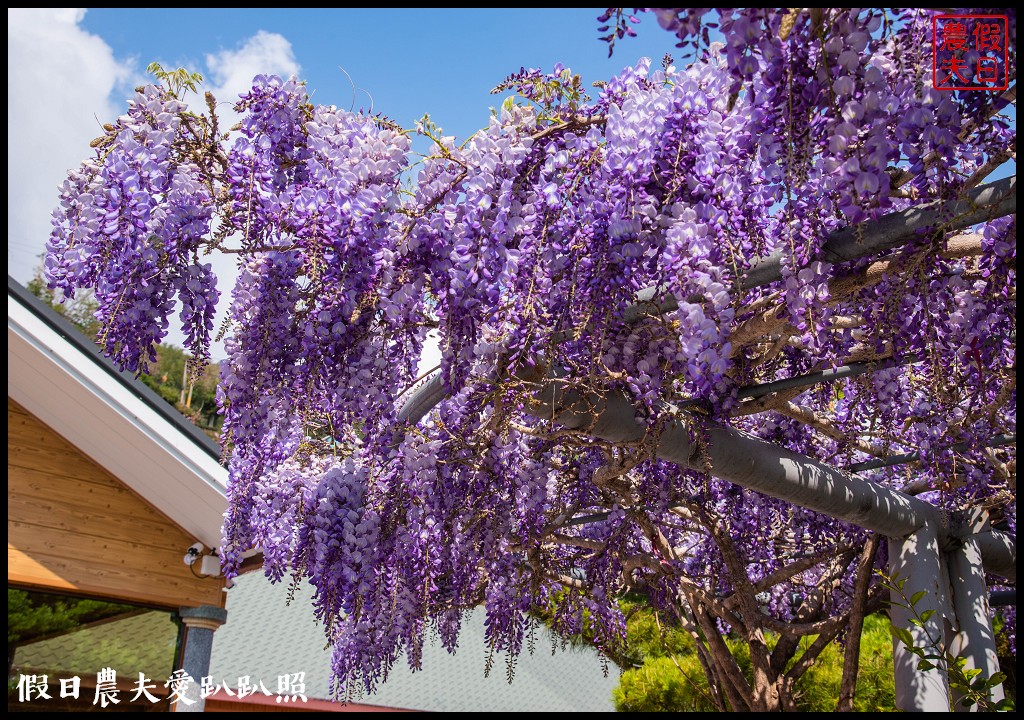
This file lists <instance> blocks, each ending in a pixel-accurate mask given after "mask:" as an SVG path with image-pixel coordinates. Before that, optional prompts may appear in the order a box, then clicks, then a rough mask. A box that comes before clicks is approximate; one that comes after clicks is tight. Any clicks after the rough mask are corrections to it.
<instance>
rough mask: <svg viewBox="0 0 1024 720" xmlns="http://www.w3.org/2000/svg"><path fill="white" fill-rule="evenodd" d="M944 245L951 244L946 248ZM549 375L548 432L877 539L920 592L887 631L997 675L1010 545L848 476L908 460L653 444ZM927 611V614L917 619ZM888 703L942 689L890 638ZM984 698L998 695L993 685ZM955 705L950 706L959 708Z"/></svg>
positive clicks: (862, 241)
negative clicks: (943, 647) (938, 643)
mask: <svg viewBox="0 0 1024 720" xmlns="http://www.w3.org/2000/svg"><path fill="white" fill-rule="evenodd" d="M1015 212H1016V176H1013V177H1009V178H1006V179H1003V180H999V181H996V182H992V183H990V184H987V185H984V186H980V187H976V188H974V189H972V190H971V191H969V192H968V193H967V194H966V195H965V196H964V197H962V198H961V199H960V200H958V201H956V202H955V203H944V204H943V203H938V202H936V203H930V204H927V205H922V206H918V207H914V208H911V209H908V210H903V211H899V212H894V213H891V214H889V215H886V216H884V217H882V218H880V219H879V220H877V221H874V222H870V223H865V224H863V225H861V226H856V227H853V228H845V229H843V230H841V231H838V232H836V233H834V234H833V235H832V236H831V237H829V239H828V240H827V241H826V243H825V245H824V256H825V258H826V259H827V260H829V261H831V262H844V261H850V260H857V259H861V258H870V257H872V256H874V255H877V254H879V253H881V252H883V251H886V250H892V249H895V248H899V247H901V246H903V245H905V244H907V243H908V242H910V241H911V240H912V239H913V238H914V237H915V234H916V233H918V232H919V231H921V230H923V229H926V228H929V227H933V226H935V225H937V224H939V223H940V222H941V224H942V225H943V226H944V227H945V228H946V229H947V230H948V231H950V232H955V231H958V230H963V229H965V228H969V227H971V226H972V225H975V224H977V223H979V222H983V221H986V220H992V219H995V218H998V217H1003V216H1006V215H1011V214H1013V213H1015ZM975 240H976V238H972V236H969V235H965V236H963V238H962V240H961V242H960V248H961V250H962V251H963V253H964V254H965V255H966V254H969V253H970V250H969V249H968V248H969V246H970V244H971V243H972V242H974V241H975ZM950 245H951V247H956V243H955V241H954V240H951V241H950ZM780 261H781V256H780V255H779V254H775V255H771V256H767V257H764V258H761V259H760V260H758V261H756V262H754V263H753V264H752V266H751V269H750V271H749V272H747V273H746V275H745V276H744V277H743V279H742V281H741V287H743V288H744V289H750V288H754V287H758V286H761V285H765V284H768V283H770V282H774V281H777V280H779V279H780ZM888 267H889V266H888V263H884V262H883V263H876V264H874V265H869V266H868V268H867V269H866V270H864V271H863V282H865V283H868V282H871V279H872V277H880V276H881V275H882V274H884V273H885V271H886V270H887V269H888ZM674 307H675V299H674V298H672V297H671V296H669V297H667V298H666V297H663V294H662V293H661V292H659V289H657V288H650V289H648V290H646V291H644V292H642V293H640V295H639V296H638V298H637V303H636V305H634V307H633V308H631V312H630V313H628V314H627V317H626V321H627V322H632V321H636V320H637V319H639V318H641V317H643V316H644V315H645V314H649V313H662V312H666V311H668V310H671V309H673V308H674ZM914 360H915V358H913V357H910V358H906V357H903V358H900V357H889V358H882V359H879V360H876V361H873V362H860V363H851V364H850V365H845V366H842V367H838V368H834V369H829V370H823V371H820V372H816V373H811V374H808V375H804V376H800V377H794V378H790V379H786V380H781V381H775V382H772V383H765V384H761V385H755V386H750V387H747V388H743V389H742V390H741V391H740V398H741V399H742V398H749V399H754V398H762V397H766V396H770V395H773V394H776V393H781V392H788V393H792V392H794V391H795V392H799V391H800V389H801V388H808V387H810V386H812V385H815V384H817V383H823V382H836V381H839V380H841V379H843V378H847V377H852V376H855V375H859V374H863V373H867V372H872V371H873V370H876V369H880V368H883V367H892V366H893V365H894V364H904V363H908V362H913V361H914ZM560 374H562V373H559V372H554V373H551V374H549V375H548V377H546V378H544V379H543V380H541V381H540V383H539V389H538V391H537V392H536V394H535V398H534V399H535V403H534V404H533V406H532V407H531V408H530V409H529V412H530V413H531V414H533V415H535V416H537V417H539V418H546V419H550V420H552V421H553V422H554V423H555V424H557V425H559V426H562V427H565V428H568V429H574V430H579V431H585V432H586V433H588V434H589V435H590V436H592V437H593V438H595V439H598V440H602V441H605V442H608V443H611V444H635V443H638V442H640V441H645V440H649V441H650V442H651V443H652V445H653V448H652V449H653V453H654V455H655V456H656V457H658V458H659V459H662V460H666V461H669V462H673V463H676V464H678V465H679V466H681V467H684V468H691V469H695V470H709V471H710V473H711V474H712V475H713V476H715V477H717V478H720V479H722V480H727V481H729V482H732V483H735V484H737V485H740V486H742V487H744V488H748V489H750V490H755V491H757V492H761V493H764V494H766V495H770V496H772V497H775V498H778V499H781V500H785V501H787V502H790V503H793V504H794V505H798V506H800V507H804V508H808V509H810V510H814V511H816V512H820V513H823V514H826V515H830V516H832V517H834V518H837V519H839V520H843V521H845V522H848V523H852V524H855V525H857V526H860V527H862V528H864V529H867V530H870V531H872V532H875V533H878V534H879V535H881V536H884V537H885V538H886V539H887V541H888V544H889V558H890V561H889V573H890V576H891V577H892V578H897V577H898V578H903V579H905V580H906V583H905V585H904V586H903V589H902V591H903V593H904V594H905V595H906V596H907V597H912V596H914V594H915V593H918V592H919V591H925V593H924V595H923V599H922V600H920V602H918V603H917V604H916V605H915V607H914V609H915V611H916V613H918V614H922V615H926V616H927V617H928V619H927V620H926V621H925V622H924V623H923V624H920V625H918V624H915V623H912V622H911V620H912V619H913V618H914V617H915V615H914V614H913V613H912V612H911V610H909V609H907V608H906V607H904V606H903V605H902V604H898V598H894V600H895V602H894V604H893V607H892V611H891V620H892V622H893V624H894V626H895V627H899V628H906V630H907V631H909V633H910V635H911V637H912V638H913V640H914V643H915V645H916V646H924V645H927V643H928V642H929V640H928V638H929V635H930V636H931V637H933V638H935V637H937V638H944V640H945V642H946V643H947V645H948V647H949V649H950V651H951V652H952V653H953V654H954V655H958V656H961V657H963V658H965V659H966V661H967V667H968V668H977V669H980V670H981V671H982V674H983V675H984V676H985V677H990V676H991V675H992V674H994V673H995V672H997V671H998V669H999V665H998V659H997V656H996V646H995V636H994V633H993V630H992V624H991V620H990V613H989V590H988V587H987V585H986V581H985V573H986V572H989V573H993V574H996V575H1000V576H1002V577H1004V578H1006V579H1008V580H1010V581H1016V538H1015V537H1013V536H1012V535H1009V534H1007V533H1005V532H1001V531H999V530H995V529H993V528H992V527H991V526H990V524H989V522H988V519H987V516H986V514H985V512H984V511H983V510H980V509H974V510H969V511H965V512H964V513H963V514H962V515H960V516H958V517H953V518H950V517H947V516H946V514H945V513H944V512H943V511H942V510H940V509H939V508H938V507H936V506H934V505H932V504H930V503H928V502H925V501H923V500H921V499H919V498H916V497H913V496H912V495H909V494H905V493H903V492H900V491H898V490H893V489H890V488H887V487H884V486H881V485H877V484H874V483H871V482H868V481H866V480H863V479H861V478H859V477H857V474H856V473H857V472H858V471H864V470H868V469H872V468H876V467H881V466H887V465H895V464H902V463H909V462H913V461H914V460H916V459H917V457H916V456H915V455H913V454H904V455H897V456H890V457H887V458H883V459H880V460H877V461H869V462H866V463H860V464H858V465H855V466H850V467H847V468H837V467H832V466H830V465H828V464H826V463H823V462H821V461H819V460H817V459H815V458H812V457H809V456H806V455H800V454H797V453H793V452H790V451H788V450H786V449H785V448H782V447H780V446H778V445H775V444H772V443H769V442H766V441H764V440H761V439H759V438H756V437H753V436H751V435H748V434H746V433H743V432H741V431H738V430H735V429H733V428H729V427H724V426H720V425H715V424H712V423H705V427H704V428H703V430H704V432H705V437H706V438H707V446H706V447H703V446H702V447H697V446H696V443H694V442H693V440H692V439H691V434H690V432H689V430H688V428H687V427H686V426H684V425H682V424H680V423H678V422H674V423H671V424H669V425H668V426H667V427H665V428H664V429H663V430H662V431H661V432H660V433H659V434H658V435H657V436H656V437H655V438H653V439H650V438H646V437H645V436H646V435H647V430H646V428H645V427H644V426H643V425H641V424H640V423H639V422H638V421H637V419H636V417H635V410H634V407H633V404H632V402H631V401H630V399H629V398H628V397H627V396H626V395H625V394H623V393H621V392H615V393H609V394H605V395H601V396H596V395H592V396H583V395H581V394H580V393H579V392H577V391H576V390H574V389H573V387H572V384H571V382H569V380H570V379H569V378H567V377H560V376H559V375H560ZM444 397H445V390H444V385H443V382H442V379H441V375H440V373H439V372H435V373H434V374H433V375H432V376H430V377H429V379H427V380H426V381H425V382H424V383H423V384H422V385H420V386H419V387H418V388H417V389H416V390H415V391H414V392H413V393H412V395H411V396H410V397H409V399H408V400H407V401H406V402H405V405H404V406H403V408H402V411H401V418H402V419H404V420H408V421H409V422H412V423H416V422H418V421H419V420H420V419H422V418H423V417H424V416H425V415H426V414H427V413H428V412H430V410H431V409H432V408H433V407H435V406H436V405H437V404H438V403H439V402H441V401H442V400H443V399H444ZM1015 442H1016V437H1015V436H1014V435H1003V436H999V437H996V438H993V439H992V440H991V444H992V445H1003V444H1013V443H1015ZM606 515H607V514H606V513H603V514H599V515H590V516H585V517H576V518H572V519H570V520H569V521H568V522H567V523H566V524H583V523H587V522H593V521H595V520H599V519H603V518H604V517H605V516H606ZM929 610H931V611H934V613H931V614H927V611H929ZM893 659H894V665H895V680H896V704H897V707H898V708H900V709H901V710H918V711H941V712H945V711H948V710H949V708H950V688H949V682H948V677H947V676H946V674H945V673H944V671H943V670H942V669H941V668H935V669H933V670H918V667H917V661H916V658H915V656H914V655H913V654H912V653H910V652H909V651H908V650H907V649H906V648H905V647H904V645H903V644H902V643H901V642H900V641H899V640H897V639H894V641H893ZM995 692H996V693H997V696H995V697H993V700H994V701H998V700H1000V699H1002V688H1001V686H1000V687H998V688H997V689H996V691H995ZM958 707H959V706H958Z"/></svg>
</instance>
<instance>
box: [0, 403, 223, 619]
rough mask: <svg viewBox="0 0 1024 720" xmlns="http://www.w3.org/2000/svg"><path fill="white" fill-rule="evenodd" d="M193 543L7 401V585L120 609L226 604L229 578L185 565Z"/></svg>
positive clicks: (157, 513) (125, 488)
mask: <svg viewBox="0 0 1024 720" xmlns="http://www.w3.org/2000/svg"><path fill="white" fill-rule="evenodd" d="M193 542H195V538H194V537H192V536H190V535H189V534H187V533H186V532H184V531H183V530H182V529H181V528H180V527H178V526H177V525H176V524H175V523H174V522H172V521H171V520H170V519H169V518H168V517H167V516H166V515H164V514H163V513H161V512H160V511H159V510H158V509H156V508H155V507H153V506H152V505H150V504H149V503H147V502H146V501H145V500H143V499H142V498H141V497H139V496H138V495H137V494H136V493H134V492H133V491H132V490H130V489H129V488H128V487H127V486H126V485H125V484H124V483H122V482H121V481H120V480H118V479H117V478H115V477H114V476H113V475H111V474H110V473H109V472H107V471H106V470H104V469H103V468H101V467H100V466H99V465H97V464H96V463H95V462H93V461H92V460H91V459H90V458H89V457H87V456H86V455H85V454H84V453H83V452H82V451H81V450H80V449H78V448H76V447H75V446H73V445H72V444H71V443H69V442H67V441H66V440H65V439H64V438H62V437H61V436H60V435H58V434H57V433H56V432H54V431H53V430H51V429H50V428H49V427H47V426H46V425H45V424H43V423H42V422H40V421H39V420H38V419H37V418H36V417H35V416H33V415H32V414H31V413H30V412H28V411H27V410H25V409H24V408H23V407H22V406H20V405H18V404H17V403H16V402H14V401H13V400H11V398H10V397H8V399H7V581H8V583H11V584H18V585H24V586H29V587H33V588H37V589H41V590H53V591H65V592H67V591H70V592H73V593H81V594H85V595H90V596H94V597H101V598H109V599H112V600H119V601H123V602H132V603H142V604H146V605H152V606H158V607H166V608H177V607H181V606H197V605H216V606H223V604H224V595H225V593H224V592H223V590H222V588H223V586H224V581H223V578H210V577H207V578H199V577H196V576H195V575H193V574H192V570H191V569H190V568H189V567H188V566H187V565H185V563H184V562H183V561H182V557H183V556H184V554H185V551H186V550H187V548H188V547H189V546H190V545H191V544H192V543H193Z"/></svg>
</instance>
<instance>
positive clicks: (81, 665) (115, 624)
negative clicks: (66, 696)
mask: <svg viewBox="0 0 1024 720" xmlns="http://www.w3.org/2000/svg"><path fill="white" fill-rule="evenodd" d="M177 640H178V628H177V625H175V624H174V622H173V621H172V620H171V615H170V613H168V612H160V611H151V612H142V613H139V614H136V615H128V616H127V617H125V616H119V617H116V618H113V619H110V620H105V621H100V622H97V623H93V624H91V625H85V626H83V627H80V628H78V629H76V630H73V631H72V632H69V633H65V634H63V635H57V636H55V637H51V638H47V639H45V640H36V641H35V642H31V643H27V644H25V645H19V646H18V649H17V651H16V652H15V655H14V667H13V669H12V672H13V673H14V674H15V675H17V674H18V673H19V672H26V671H29V670H31V671H33V672H36V671H41V672H43V673H60V674H62V675H78V676H79V677H81V678H82V679H83V681H84V680H85V678H88V677H95V675H96V673H97V672H99V671H100V670H101V669H102V668H105V667H112V668H114V669H115V670H116V671H117V676H118V677H119V678H127V679H130V680H134V679H136V678H138V676H139V673H140V672H142V673H145V674H146V677H147V678H149V679H151V680H159V681H161V682H162V681H164V680H166V679H167V677H168V676H169V675H170V674H171V671H172V670H173V668H174V652H175V648H176V646H177ZM158 684H159V683H158Z"/></svg>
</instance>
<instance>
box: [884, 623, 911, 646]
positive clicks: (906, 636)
mask: <svg viewBox="0 0 1024 720" xmlns="http://www.w3.org/2000/svg"><path fill="white" fill-rule="evenodd" d="M889 632H891V633H892V635H893V637H895V638H896V639H897V640H899V641H900V642H901V643H903V644H904V645H906V646H907V647H908V648H912V647H913V646H914V636H913V635H911V634H910V631H909V630H907V629H906V628H903V627H896V626H895V625H892V626H890V628H889Z"/></svg>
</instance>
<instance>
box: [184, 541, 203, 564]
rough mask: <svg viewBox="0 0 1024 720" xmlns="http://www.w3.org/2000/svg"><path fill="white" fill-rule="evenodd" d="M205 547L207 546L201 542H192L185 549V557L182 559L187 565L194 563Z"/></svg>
mask: <svg viewBox="0 0 1024 720" xmlns="http://www.w3.org/2000/svg"><path fill="white" fill-rule="evenodd" d="M205 549H206V546H205V545H203V544H202V543H201V542H195V543H192V544H191V545H190V546H189V548H188V550H186V551H185V557H184V558H182V560H183V561H184V563H185V564H186V565H192V563H194V562H195V561H196V558H198V557H199V556H200V555H202V554H203V550H205Z"/></svg>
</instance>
